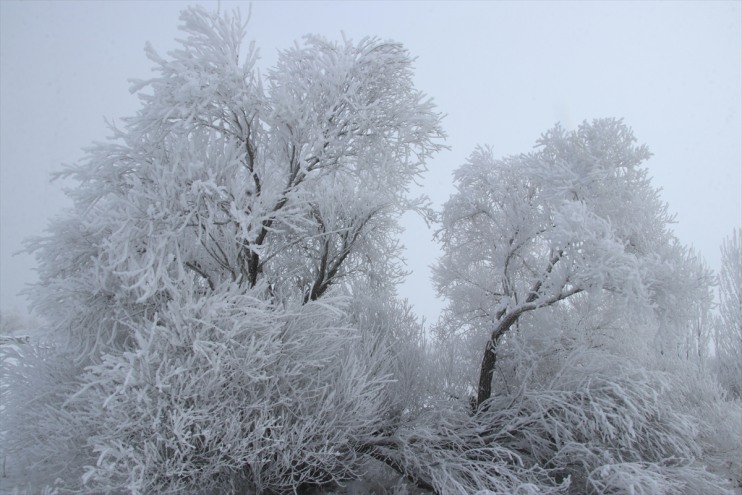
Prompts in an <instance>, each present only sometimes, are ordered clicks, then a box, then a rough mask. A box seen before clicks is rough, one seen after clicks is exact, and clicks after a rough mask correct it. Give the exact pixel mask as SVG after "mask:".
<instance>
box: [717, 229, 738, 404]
mask: <svg viewBox="0 0 742 495" xmlns="http://www.w3.org/2000/svg"><path fill="white" fill-rule="evenodd" d="M714 344H715V349H716V367H717V374H718V375H719V380H720V381H721V383H722V385H723V386H724V387H725V388H726V389H727V390H728V391H729V393H731V394H732V395H733V396H734V397H737V398H742V229H734V232H733V233H732V235H731V236H730V237H729V238H727V239H725V240H724V242H723V244H722V245H721V273H720V274H719V314H718V316H717V319H716V322H715V333H714Z"/></svg>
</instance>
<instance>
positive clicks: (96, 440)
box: [67, 293, 385, 493]
mask: <svg viewBox="0 0 742 495" xmlns="http://www.w3.org/2000/svg"><path fill="white" fill-rule="evenodd" d="M341 308H342V306H341V304H340V302H338V301H333V300H330V301H327V302H325V303H322V304H320V303H318V302H315V303H310V304H306V305H302V306H296V307H293V308H281V309H277V308H273V307H270V305H268V304H266V303H265V302H264V301H261V300H260V299H257V298H254V297H252V296H251V295H250V294H230V293H223V294H220V297H218V298H209V299H199V300H186V301H173V302H171V303H170V304H169V305H168V307H167V308H164V309H163V311H162V312H161V313H160V314H159V315H158V321H157V322H156V323H152V324H151V325H149V326H147V327H142V328H136V329H133V338H134V339H135V342H136V345H135V346H134V347H133V348H132V350H131V351H127V352H124V353H122V354H120V355H107V356H105V357H104V359H103V361H102V363H100V364H97V365H94V366H91V367H89V368H88V370H87V372H86V374H85V376H84V383H85V387H84V389H82V390H81V391H80V392H78V393H77V394H76V395H75V396H74V397H73V398H72V399H70V400H69V403H68V404H67V410H70V411H72V412H74V413H75V414H80V415H86V416H87V418H86V420H87V422H89V423H90V424H95V425H96V426H97V428H98V433H97V434H95V435H93V436H92V437H91V438H90V439H89V445H90V447H92V448H93V449H94V450H95V451H96V453H97V455H98V459H97V461H96V464H95V465H94V466H90V467H88V468H87V469H88V472H87V473H86V474H85V476H84V479H85V480H86V481H87V482H88V484H89V485H90V486H91V487H93V488H95V489H121V488H126V489H127V490H129V491H131V492H132V493H184V492H190V493H193V492H200V493H207V492H214V491H224V492H229V493H232V492H248V493H252V492H257V493H271V492H275V493H285V492H289V491H292V490H293V489H294V488H295V487H298V486H301V485H303V484H320V483H328V482H333V481H342V480H344V479H348V478H352V477H354V476H355V474H356V471H357V469H358V467H359V462H358V459H357V454H355V451H354V449H353V446H354V445H356V444H358V443H360V442H363V441H364V440H365V438H366V436H368V435H371V434H372V433H373V432H374V431H375V430H376V429H377V428H378V421H377V420H378V418H380V417H383V416H384V414H385V411H384V409H383V408H384V404H383V402H382V401H381V400H380V398H381V395H382V392H383V389H384V385H385V382H384V377H383V376H380V375H379V370H378V369H374V368H373V367H372V366H369V363H372V362H373V357H371V358H369V356H368V355H364V353H365V352H366V351H367V349H364V346H363V345H361V344H362V343H361V339H362V336H361V335H360V334H359V332H358V331H354V330H353V329H352V328H348V327H347V326H345V325H344V323H345V320H344V314H343V312H342V311H341ZM78 404H79V405H78ZM93 404H100V405H101V407H100V409H97V408H94V407H91V405H93Z"/></svg>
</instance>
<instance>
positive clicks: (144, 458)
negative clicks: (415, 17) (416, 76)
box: [9, 8, 443, 493]
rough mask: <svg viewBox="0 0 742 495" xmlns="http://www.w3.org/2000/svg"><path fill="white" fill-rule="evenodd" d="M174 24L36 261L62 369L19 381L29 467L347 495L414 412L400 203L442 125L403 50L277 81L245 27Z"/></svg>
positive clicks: (323, 61) (381, 44)
mask: <svg viewBox="0 0 742 495" xmlns="http://www.w3.org/2000/svg"><path fill="white" fill-rule="evenodd" d="M181 20H182V22H183V25H182V30H183V31H184V33H185V35H186V36H185V39H183V40H182V41H180V47H179V48H178V49H177V50H175V51H173V52H171V53H169V54H168V55H167V56H166V57H163V56H160V55H158V54H157V53H156V52H155V51H154V49H153V48H151V47H150V46H147V49H146V51H147V55H148V57H149V58H150V59H151V60H152V62H153V63H154V66H155V71H156V73H157V75H156V77H154V78H153V79H151V80H147V81H139V82H136V83H135V84H134V86H133V89H132V90H133V91H138V92H139V95H140V98H141V102H142V106H141V109H140V111H139V112H138V114H137V115H136V116H134V117H130V118H127V119H124V121H123V122H124V125H123V128H114V129H113V132H114V136H113V140H112V142H110V143H104V144H96V145H95V146H93V147H92V148H91V149H90V150H89V152H88V155H87V158H86V159H85V160H84V161H83V162H82V163H81V164H79V165H76V166H74V167H71V168H69V169H68V170H66V171H65V172H64V173H63V174H62V175H64V176H68V177H71V178H72V179H74V180H76V181H77V182H78V186H77V187H76V188H74V189H72V190H71V192H70V195H71V197H72V199H73V200H74V207H73V208H72V210H71V211H69V212H67V213H65V214H63V215H62V216H60V217H59V218H57V219H56V220H55V221H54V222H53V223H52V224H51V226H50V229H49V230H50V233H49V235H48V236H47V237H45V238H42V239H39V240H37V241H35V242H34V243H33V244H32V246H31V249H32V250H33V251H35V252H36V254H37V258H38V261H39V268H40V283H39V285H38V286H37V287H35V288H34V289H33V291H32V297H33V299H34V303H35V305H36V307H37V308H38V310H39V312H40V313H41V314H42V315H43V316H44V317H45V318H46V319H47V320H48V321H49V322H50V325H49V330H50V333H51V334H53V335H55V336H57V338H58V339H60V341H61V342H62V343H63V344H64V345H62V346H61V347H60V350H59V351H58V352H49V351H48V349H47V350H44V352H41V350H37V351H35V352H34V353H30V354H34V356H37V357H33V356H31V357H28V359H27V360H26V362H25V363H24V365H23V366H19V367H17V369H15V371H14V372H15V373H16V375H17V379H16V380H15V384H16V385H15V386H16V389H17V390H18V394H19V395H18V397H20V398H23V399H24V401H19V402H17V403H16V404H15V405H13V406H12V407H10V408H9V414H10V418H11V421H14V428H15V426H17V428H15V430H14V432H13V438H12V439H11V443H12V445H13V446H14V447H15V448H16V458H17V459H19V460H20V461H21V462H23V461H25V463H26V464H27V465H29V466H36V467H38V468H39V469H43V470H46V471H47V472H48V475H49V479H52V480H53V479H54V477H57V476H61V475H62V474H64V476H63V477H66V478H67V480H68V482H69V483H71V484H70V486H73V487H75V486H77V485H75V482H74V478H75V477H76V476H77V475H80V477H81V478H80V479H82V480H84V481H85V486H86V487H88V488H89V489H97V490H120V489H127V490H129V491H131V492H134V493H144V492H147V493H152V492H158V493H166V492H174V493H182V492H183V491H198V492H202V493H203V492H210V491H215V490H216V491H219V490H226V491H230V490H232V491H241V490H248V491H257V492H267V491H274V492H286V491H289V490H294V489H296V488H297V487H299V486H301V485H304V484H311V483H324V482H331V481H338V480H341V479H344V478H347V477H352V476H353V475H354V473H355V471H356V470H357V469H358V466H359V463H358V462H357V458H356V457H357V455H356V453H355V450H354V445H355V444H357V443H363V442H364V440H363V439H364V438H365V436H368V435H371V434H373V433H374V432H375V431H377V430H379V429H380V428H383V426H384V421H385V420H387V419H389V418H390V416H391V415H393V414H394V411H395V410H397V411H398V410H400V409H402V408H403V407H404V406H403V405H399V404H396V405H395V404H394V403H395V401H396V402H399V400H398V397H399V395H400V394H399V392H398V391H395V389H394V387H391V385H390V382H391V381H392V378H393V377H394V376H392V375H395V376H396V375H398V374H399V373H401V372H402V368H401V367H400V366H399V365H398V364H395V363H396V362H397V361H396V357H398V355H399V352H400V349H403V348H405V347H404V346H400V345H397V344H399V341H400V340H399V339H404V338H405V331H406V330H404V329H401V328H398V329H395V331H391V330H390V329H389V327H388V326H386V323H389V322H393V321H395V318H396V317H394V316H392V313H393V312H394V311H398V312H400V314H403V313H404V310H402V309H396V308H397V307H398V305H397V303H394V302H393V301H394V285H395V283H396V282H397V281H398V280H399V278H400V276H401V275H402V270H401V264H400V258H399V253H400V251H399V246H398V244H397V241H396V239H395V234H396V232H397V230H398V226H397V218H398V216H399V215H400V214H401V213H403V212H406V211H410V210H417V211H421V212H422V211H424V210H425V208H426V205H425V201H424V199H422V198H418V199H415V198H410V197H408V194H407V189H408V187H409V185H410V183H411V182H412V181H413V180H415V178H416V177H417V176H418V175H419V174H420V173H421V172H423V171H424V166H425V165H424V164H425V161H426V159H428V158H429V157H430V156H431V154H432V153H434V152H435V151H437V150H438V149H440V148H441V144H439V138H441V137H442V136H443V132H442V130H441V128H440V122H439V121H440V115H439V114H438V113H436V112H435V110H434V106H433V104H432V103H431V101H430V100H429V99H427V98H426V97H425V96H424V95H423V94H422V93H420V92H419V91H418V90H417V89H415V87H414V85H413V82H412V69H411V63H412V59H411V58H410V56H409V54H408V53H407V51H405V50H404V49H403V48H402V46H401V45H399V44H398V43H394V42H388V41H380V40H377V39H364V40H361V41H360V42H358V43H354V42H351V41H349V40H343V41H342V42H341V43H334V42H330V41H327V40H325V39H322V38H319V37H307V38H305V40H304V43H303V44H301V45H296V46H294V47H293V48H290V49H288V50H285V51H283V52H281V53H280V55H279V59H278V62H277V64H276V66H275V67H273V68H272V69H270V70H269V71H268V72H267V76H266V77H261V76H260V74H259V72H258V70H257V68H256V62H257V51H256V50H255V48H254V45H250V46H249V47H248V48H247V50H243V49H244V46H243V43H242V41H243V38H244V36H245V34H246V25H245V23H244V22H243V21H242V20H241V19H240V17H239V15H238V14H225V15H221V14H212V13H208V12H206V11H204V10H203V9H200V8H191V9H188V10H186V11H184V12H183V13H182V15H181ZM369 300H372V301H373V303H369V302H368V301H369ZM383 301H390V302H388V303H384V302H383ZM384 304H386V305H387V307H388V308H392V309H390V310H389V311H391V313H389V314H387V315H386V316H384V317H383V318H382V317H379V316H378V315H376V312H377V309H378V307H382V306H384ZM413 333H414V332H413ZM408 347H409V346H408ZM411 352H412V351H411ZM27 354H29V353H27ZM42 354H43V356H42ZM31 361H33V365H32V364H31ZM24 370H25V371H24ZM55 380H56V381H57V382H59V383H58V384H59V385H60V387H55V383H54V382H55ZM61 385H64V386H61ZM396 386H397V387H399V385H396ZM29 387H37V390H41V389H43V390H48V391H50V392H51V391H52V390H53V391H54V392H53V393H49V394H46V395H42V396H37V397H28V394H23V390H28V389H29ZM13 414H15V416H13ZM40 438H43V439H44V442H38V440H39V439H40ZM75 441H76V442H77V445H74V444H75ZM81 442H86V443H83V444H82V446H80V443H81ZM70 449H71V450H70ZM75 449H77V450H76V451H77V452H78V453H79V455H78V454H75V453H74V452H72V450H75ZM36 467H34V468H32V469H36ZM60 473H62V474H60ZM70 480H72V481H70Z"/></svg>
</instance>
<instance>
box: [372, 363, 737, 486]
mask: <svg viewBox="0 0 742 495" xmlns="http://www.w3.org/2000/svg"><path fill="white" fill-rule="evenodd" d="M526 374H528V373H526ZM675 389H676V384H675V383H674V378H673V377H671V376H670V375H666V374H663V373H660V372H652V371H648V370H645V369H642V368H641V367H638V366H636V365H634V364H633V363H630V362H626V361H625V360H623V359H620V358H617V357H615V356H611V355H608V354H605V353H602V352H597V351H589V352H588V351H582V352H575V353H572V354H570V355H568V356H567V357H566V359H565V361H564V365H563V366H562V367H561V369H559V370H558V371H557V372H556V373H555V374H554V375H553V377H552V378H551V380H550V381H549V383H547V384H542V383H538V382H534V381H533V380H528V379H525V380H524V382H523V383H522V384H521V387H520V389H519V390H515V391H514V392H513V393H512V394H511V395H508V396H505V395H501V396H497V397H494V398H492V399H490V400H489V401H487V402H486V403H485V404H484V405H483V407H480V408H479V409H478V410H477V412H476V413H474V414H473V415H472V414H471V411H470V410H469V408H468V404H462V403H461V402H459V403H453V404H452V403H451V402H441V403H439V404H436V407H434V408H431V410H429V411H428V412H427V413H426V414H423V415H421V416H420V417H419V418H418V420H417V421H416V422H415V423H413V424H411V425H409V426H408V427H406V428H401V429H400V430H399V431H398V432H397V433H396V435H394V436H393V437H392V438H390V439H387V440H386V442H379V443H378V444H376V445H373V446H372V447H370V449H371V450H372V451H373V453H374V455H375V456H377V457H378V458H384V457H387V458H388V460H390V463H391V462H394V463H397V465H398V466H400V468H401V470H403V471H404V472H405V473H406V474H407V475H408V477H409V478H411V479H415V480H418V481H420V482H421V484H422V485H424V486H430V487H432V488H434V489H435V490H436V492H437V493H447V494H448V493H450V494H466V493H498V494H507V493H573V494H596V495H597V494H603V493H644V494H650V493H667V494H671V493H672V494H688V495H690V494H697V493H719V494H721V493H726V488H725V487H726V481H725V480H723V479H722V478H720V477H718V476H716V475H714V474H711V473H709V472H707V471H706V469H705V467H704V465H703V463H702V461H703V460H702V459H701V456H702V455H703V449H702V443H701V442H700V441H699V422H698V420H697V419H696V418H694V417H692V416H690V415H687V414H683V413H682V412H678V411H677V410H676V407H675V406H676V405H675V404H674V401H673V398H672V394H673V393H674V391H675Z"/></svg>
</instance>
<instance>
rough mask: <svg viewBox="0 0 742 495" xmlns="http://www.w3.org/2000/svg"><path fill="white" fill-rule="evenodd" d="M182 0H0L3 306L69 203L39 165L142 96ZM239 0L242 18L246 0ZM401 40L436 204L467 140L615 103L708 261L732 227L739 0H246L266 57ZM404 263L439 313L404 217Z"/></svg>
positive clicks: (614, 112) (741, 100) (737, 173)
mask: <svg viewBox="0 0 742 495" xmlns="http://www.w3.org/2000/svg"><path fill="white" fill-rule="evenodd" d="M194 3H200V4H201V5H204V6H205V7H207V8H213V9H215V8H217V2H207V1H202V2H179V1H159V2H158V1H150V2H144V1H129V2H114V1H105V2H103V1H101V2H94V1H84V2H77V1H54V2H45V1H44V2H42V1H28V2H19V1H8V0H0V308H2V309H6V310H7V309H10V308H12V307H16V308H23V307H24V306H25V304H26V302H25V299H23V298H22V297H20V296H18V295H17V294H18V292H20V291H21V290H22V289H23V288H24V287H25V285H26V284H28V283H31V282H33V281H34V280H35V274H34V272H33V267H34V265H35V261H34V259H33V258H32V257H31V256H28V255H25V254H21V255H17V256H13V253H15V252H17V251H18V250H20V249H22V246H23V245H22V241H23V239H25V238H27V237H30V236H34V235H40V234H42V233H43V230H44V228H45V227H46V225H47V222H48V219H49V218H50V217H52V216H54V215H56V214H57V213H59V212H60V210H62V209H63V208H65V207H66V206H68V205H69V202H68V201H67V199H66V198H65V196H64V194H63V193H62V187H63V184H61V183H59V182H54V183H50V182H49V177H50V174H51V173H52V172H54V171H56V170H59V169H60V167H61V165H62V164H64V163H73V162H75V161H77V160H79V159H80V158H81V157H82V156H83V152H82V148H83V147H85V146H88V145H89V144H91V143H92V142H93V141H100V140H103V139H105V137H106V136H107V135H108V131H107V128H106V125H105V123H104V120H103V118H104V117H105V118H108V119H117V118H120V117H125V116H130V115H133V114H134V113H135V112H136V111H137V109H138V108H139V103H138V100H137V98H136V96H133V95H131V94H130V93H129V91H128V88H129V83H128V79H129V78H147V77H148V76H149V75H150V74H151V72H150V68H151V64H150V63H149V61H148V60H147V59H146V58H145V56H144V51H143V47H144V44H145V42H146V41H150V42H151V43H152V44H153V45H154V46H155V48H156V49H157V50H158V51H159V52H160V53H161V54H164V53H165V52H167V51H169V50H171V49H173V48H174V47H175V46H176V44H175V38H177V37H179V36H180V35H179V33H178V31H177V25H178V24H179V21H178V13H179V11H180V10H181V9H183V8H185V7H186V6H187V5H189V4H194ZM237 6H239V7H240V8H241V10H242V12H243V14H244V15H247V12H248V10H249V3H247V2H228V1H222V2H221V3H220V8H221V9H232V8H234V7H237ZM341 32H344V33H345V34H346V36H348V37H350V38H352V39H356V40H357V39H360V38H362V37H364V36H367V35H371V36H378V37H381V38H385V39H387V38H391V39H394V40H397V41H400V42H402V43H404V45H405V46H406V47H407V49H408V50H409V51H410V52H411V53H412V54H413V55H414V56H416V57H418V58H417V62H416V81H417V85H418V88H420V89H421V90H423V91H424V92H426V93H428V94H429V95H430V96H432V97H433V98H434V99H435V101H436V103H437V105H438V107H439V109H440V111H441V112H442V113H444V114H446V115H447V117H446V118H445V120H444V127H445V129H446V131H447V132H448V134H449V138H448V141H447V144H448V145H449V146H451V150H450V151H446V152H443V153H440V154H439V155H438V156H437V157H436V158H435V159H434V160H433V161H432V162H430V163H429V168H430V171H429V172H428V174H427V176H426V177H425V180H424V182H423V189H424V191H425V192H426V193H427V194H428V195H429V196H430V197H431V198H432V199H433V201H434V202H435V204H436V205H441V204H442V203H443V202H444V201H445V200H446V199H447V197H448V195H449V194H451V192H452V191H453V185H452V183H451V178H450V174H451V172H452V171H453V170H454V169H455V168H456V167H457V166H458V165H460V164H461V163H463V162H464V161H465V159H466V157H467V156H468V155H469V154H470V153H471V152H472V151H473V149H474V147H475V146H476V145H478V144H490V145H492V146H493V147H494V150H495V153H496V155H499V156H505V155H509V154H516V153H521V152H527V151H529V150H530V149H531V148H532V146H533V143H534V142H535V140H536V139H537V138H538V137H539V135H540V134H541V133H542V132H544V131H546V130H547V129H549V128H550V127H552V126H553V125H554V124H555V123H556V122H561V123H562V124H563V125H564V126H565V127H567V128H574V127H575V126H576V125H577V124H579V123H580V122H581V121H582V120H585V119H587V120H591V119H593V118H598V117H622V118H624V119H625V121H626V123H627V124H628V125H630V126H631V127H632V128H633V129H634V132H635V134H636V136H637V138H638V140H639V142H642V143H646V144H648V145H649V147H650V149H651V150H652V152H653V153H654V157H653V158H652V159H651V160H650V161H649V162H648V167H649V169H650V175H652V176H653V178H654V184H655V186H659V187H662V188H663V199H664V200H665V201H667V202H668V203H669V204H670V210H671V211H673V212H675V213H677V220H678V223H677V224H676V225H675V232H676V234H677V235H678V237H679V238H680V239H681V241H683V242H684V243H686V244H688V245H692V246H694V247H695V248H696V249H698V250H700V251H701V253H702V254H703V255H704V256H705V258H706V260H707V261H708V263H709V265H710V266H711V267H712V268H713V269H714V270H718V268H719V258H720V257H719V245H720V244H721V241H722V239H723V238H724V237H726V236H728V235H729V234H731V232H732V229H733V228H735V227H742V2H740V1H729V2H726V1H706V2H689V1H682V2H670V1H663V2H629V1H622V2H607V3H603V2H556V1H548V2H504V1H491V2H463V1H459V2H455V3H453V2H423V1H417V2H339V1H333V2H310V1H300V2H279V1H274V2H261V1H258V2H254V3H253V4H252V19H251V22H250V24H249V27H248V41H249V40H255V41H256V44H257V46H258V47H259V48H260V51H261V56H262V61H261V63H260V65H261V67H263V68H267V67H270V66H272V65H273V63H274V61H275V59H276V54H277V50H279V49H283V48H287V47H289V46H290V45H291V44H292V43H293V42H294V41H296V40H299V39H300V38H301V36H302V35H304V34H307V33H314V34H321V35H324V36H326V37H328V38H331V39H339V38H340V37H341ZM404 224H405V226H406V227H407V232H406V233H405V235H404V237H403V239H402V241H403V242H404V244H405V245H406V246H407V247H408V251H407V258H408V262H409V269H410V270H412V271H413V275H412V276H411V277H410V278H409V280H408V281H407V283H406V284H405V285H404V286H403V287H402V288H401V290H400V292H401V294H402V295H403V296H405V297H408V298H409V299H410V300H411V302H412V303H413V304H414V305H415V307H416V309H417V310H418V312H419V313H420V314H421V315H424V316H426V317H427V318H428V320H429V321H430V320H434V319H435V318H436V316H437V314H438V311H439V309H440V306H441V304H442V303H441V302H440V301H438V300H436V298H435V294H434V292H433V290H432V289H431V288H430V282H429V276H430V271H429V265H431V264H432V263H434V261H435V259H436V256H437V253H438V252H437V248H436V247H435V245H434V244H433V241H432V231H430V230H428V229H427V228H426V226H425V224H424V223H423V222H422V220H419V219H416V218H412V217H405V219H404Z"/></svg>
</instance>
